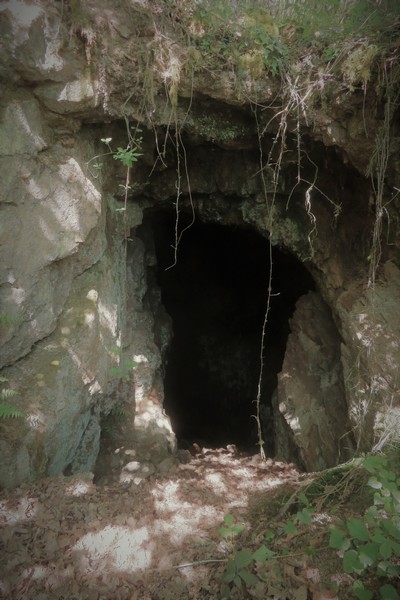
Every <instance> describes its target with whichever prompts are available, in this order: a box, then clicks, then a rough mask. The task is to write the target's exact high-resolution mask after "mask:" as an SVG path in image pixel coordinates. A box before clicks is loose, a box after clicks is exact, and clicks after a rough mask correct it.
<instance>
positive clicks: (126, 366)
mask: <svg viewBox="0 0 400 600" xmlns="http://www.w3.org/2000/svg"><path fill="white" fill-rule="evenodd" d="M110 353H111V354H113V355H114V356H116V357H118V362H119V364H118V366H116V367H111V369H110V375H111V377H116V378H117V379H120V380H121V381H130V378H131V371H132V370H133V369H136V367H137V366H138V364H139V363H138V362H137V361H136V360H132V359H129V358H125V359H121V354H122V350H121V348H112V349H111V350H110Z"/></svg>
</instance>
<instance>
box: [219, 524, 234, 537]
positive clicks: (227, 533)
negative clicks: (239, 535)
mask: <svg viewBox="0 0 400 600" xmlns="http://www.w3.org/2000/svg"><path fill="white" fill-rule="evenodd" d="M218 533H219V535H220V536H221V537H223V538H228V537H231V535H232V530H231V529H228V528H227V527H220V528H219V529H218Z"/></svg>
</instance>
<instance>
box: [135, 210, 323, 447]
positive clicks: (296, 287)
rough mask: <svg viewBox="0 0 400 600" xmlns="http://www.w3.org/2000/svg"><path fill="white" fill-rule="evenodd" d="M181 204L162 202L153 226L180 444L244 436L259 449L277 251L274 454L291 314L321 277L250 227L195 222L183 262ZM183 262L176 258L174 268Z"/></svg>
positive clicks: (268, 408) (169, 393)
mask: <svg viewBox="0 0 400 600" xmlns="http://www.w3.org/2000/svg"><path fill="white" fill-rule="evenodd" d="M175 219H176V215H175V211H173V210H155V211H153V212H149V213H148V214H147V216H146V217H145V221H144V227H145V228H146V229H147V228H148V227H150V229H151V230H152V232H153V236H154V244H155V252H156V257H157V267H156V270H157V273H156V279H157V282H158V286H159V287H160V290H161V298H162V303H163V305H164V307H165V309H166V311H167V312H168V313H169V315H170V317H171V318H172V328H173V334H172V339H171V342H170V345H169V348H168V350H167V352H166V355H165V363H164V393H165V399H164V407H165V410H166V412H167V414H168V415H169V416H170V418H171V422H172V426H173V429H174V431H175V434H176V436H177V438H178V443H181V444H184V443H185V442H193V441H199V440H200V441H201V442H203V443H205V444H207V445H211V446H212V445H215V446H220V445H224V444H227V443H234V444H236V445H238V446H239V447H242V448H245V449H249V450H254V451H256V449H257V445H256V443H257V436H256V428H255V424H256V422H255V420H254V418H253V417H252V415H254V414H255V413H256V404H255V400H256V397H257V388H258V381H259V375H260V365H261V360H260V358H261V357H260V353H261V337H262V327H263V321H264V316H265V311H266V308H267V297H268V286H269V278H270V268H271V259H272V265H273V267H272V295H271V298H270V311H269V315H268V325H267V330H266V337H265V350H264V356H263V363H264V372H263V377H262V393H261V418H262V426H263V430H264V431H263V437H264V439H265V443H266V449H267V451H268V453H269V454H273V453H274V445H275V444H274V437H275V432H274V419H273V410H272V394H273V391H274V389H275V388H276V385H277V373H278V372H279V371H280V370H281V367H282V362H283V358H284V354H285V348H286V342H287V337H288V334H289V331H290V329H289V319H290V317H291V316H292V314H293V311H294V309H295V304H296V301H297V300H298V298H299V297H300V296H302V295H303V294H306V293H307V292H308V291H309V290H312V289H314V287H315V285H314V281H313V279H312V277H311V275H310V274H309V272H308V271H307V270H306V268H305V267H304V265H302V264H301V263H300V262H299V261H298V260H297V259H296V258H295V257H294V256H293V255H292V254H290V253H288V252H287V251H285V250H284V249H279V248H278V247H272V256H271V257H270V248H269V241H268V239H267V238H266V237H264V236H262V235H261V234H260V233H258V232H257V231H255V230H254V229H252V228H250V227H248V226H247V227H242V226H232V225H231V226H227V225H220V224H218V223H215V222H211V223H210V222H201V221H200V220H198V219H196V220H195V222H194V223H191V216H188V215H181V219H180V227H181V228H185V227H188V229H186V231H185V232H184V233H183V235H182V238H181V240H180V243H179V247H178V260H177V263H176V264H175V265H174V252H173V249H172V247H171V243H173V239H174V229H175ZM171 265H174V266H171Z"/></svg>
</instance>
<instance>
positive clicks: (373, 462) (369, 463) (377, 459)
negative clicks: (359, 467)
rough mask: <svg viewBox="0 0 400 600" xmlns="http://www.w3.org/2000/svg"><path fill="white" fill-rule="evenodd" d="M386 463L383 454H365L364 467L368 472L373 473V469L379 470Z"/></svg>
mask: <svg viewBox="0 0 400 600" xmlns="http://www.w3.org/2000/svg"><path fill="white" fill-rule="evenodd" d="M386 464H387V459H386V457H385V456H376V455H373V456H367V458H366V459H365V460H364V463H363V465H364V469H367V471H369V472H370V473H374V472H375V471H380V470H381V469H382V468H383V467H385V466H386Z"/></svg>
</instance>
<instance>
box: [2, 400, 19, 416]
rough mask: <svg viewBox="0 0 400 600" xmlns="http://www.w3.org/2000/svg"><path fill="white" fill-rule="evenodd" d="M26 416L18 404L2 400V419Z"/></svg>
mask: <svg viewBox="0 0 400 600" xmlns="http://www.w3.org/2000/svg"><path fill="white" fill-rule="evenodd" d="M22 417H25V413H24V412H23V411H22V410H20V409H19V408H18V407H17V406H13V405H12V404H7V403H6V402H0V419H18V418H22Z"/></svg>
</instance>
